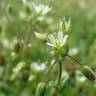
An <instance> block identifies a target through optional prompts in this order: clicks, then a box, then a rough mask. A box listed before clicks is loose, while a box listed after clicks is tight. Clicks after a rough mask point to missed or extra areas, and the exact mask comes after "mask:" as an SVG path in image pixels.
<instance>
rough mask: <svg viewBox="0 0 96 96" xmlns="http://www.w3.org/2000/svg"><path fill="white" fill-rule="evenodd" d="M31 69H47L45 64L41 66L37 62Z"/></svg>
mask: <svg viewBox="0 0 96 96" xmlns="http://www.w3.org/2000/svg"><path fill="white" fill-rule="evenodd" d="M30 67H31V69H32V70H35V71H43V70H45V69H46V64H45V63H41V64H39V63H37V62H33V63H32V64H31V66H30Z"/></svg>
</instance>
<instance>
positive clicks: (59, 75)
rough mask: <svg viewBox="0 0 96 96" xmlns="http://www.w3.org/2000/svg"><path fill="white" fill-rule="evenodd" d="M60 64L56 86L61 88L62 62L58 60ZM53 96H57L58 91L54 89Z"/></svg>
mask: <svg viewBox="0 0 96 96" xmlns="http://www.w3.org/2000/svg"><path fill="white" fill-rule="evenodd" d="M58 64H59V70H58V80H57V83H56V85H57V86H59V85H60V83H61V76H62V62H61V61H60V60H58ZM52 96H57V92H56V89H53V93H52Z"/></svg>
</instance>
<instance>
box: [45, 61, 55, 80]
mask: <svg viewBox="0 0 96 96" xmlns="http://www.w3.org/2000/svg"><path fill="white" fill-rule="evenodd" d="M56 62H57V60H55V61H54V63H53V64H52V65H50V67H49V69H48V71H47V72H46V74H45V76H44V78H43V81H46V79H47V76H48V74H49V72H50V71H51V70H52V68H53V67H54V66H55V64H56Z"/></svg>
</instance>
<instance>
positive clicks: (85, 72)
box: [81, 66, 96, 82]
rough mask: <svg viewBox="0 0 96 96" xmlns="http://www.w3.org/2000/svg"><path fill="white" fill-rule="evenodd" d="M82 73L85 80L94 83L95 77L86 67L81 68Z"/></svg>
mask: <svg viewBox="0 0 96 96" xmlns="http://www.w3.org/2000/svg"><path fill="white" fill-rule="evenodd" d="M81 71H82V73H83V74H84V75H85V77H86V78H87V79H89V80H90V81H92V82H94V81H95V79H96V77H95V73H94V72H93V70H92V69H91V68H90V67H88V66H83V68H82V70H81Z"/></svg>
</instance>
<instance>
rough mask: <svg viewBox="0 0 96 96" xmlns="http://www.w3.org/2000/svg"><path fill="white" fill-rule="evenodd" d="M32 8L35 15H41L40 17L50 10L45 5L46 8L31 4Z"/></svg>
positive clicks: (41, 5)
mask: <svg viewBox="0 0 96 96" xmlns="http://www.w3.org/2000/svg"><path fill="white" fill-rule="evenodd" d="M33 7H34V10H35V12H36V14H40V13H41V14H42V15H46V14H47V13H48V12H49V11H50V10H51V8H50V7H49V6H48V5H47V6H44V5H43V4H38V5H36V4H33Z"/></svg>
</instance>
